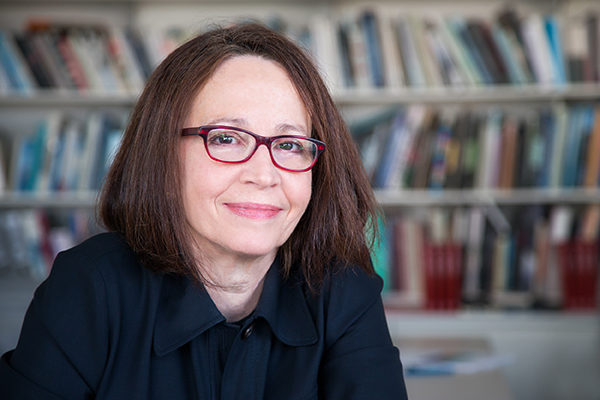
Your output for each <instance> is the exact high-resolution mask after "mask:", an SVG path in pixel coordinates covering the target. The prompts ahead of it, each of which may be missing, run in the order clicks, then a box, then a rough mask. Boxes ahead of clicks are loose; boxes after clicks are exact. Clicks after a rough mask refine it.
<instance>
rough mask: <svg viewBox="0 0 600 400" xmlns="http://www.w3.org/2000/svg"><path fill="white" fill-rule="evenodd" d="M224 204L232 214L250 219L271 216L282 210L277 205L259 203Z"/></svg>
mask: <svg viewBox="0 0 600 400" xmlns="http://www.w3.org/2000/svg"><path fill="white" fill-rule="evenodd" d="M225 206H226V207H227V208H228V209H229V210H230V211H231V212H233V213H234V214H236V215H239V216H240V217H245V218H251V219H269V218H273V217H275V216H276V215H277V214H279V213H280V212H281V211H282V209H281V208H279V207H276V206H273V205H270V204H260V203H225Z"/></svg>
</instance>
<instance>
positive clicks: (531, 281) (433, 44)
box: [0, 0, 600, 400]
mask: <svg viewBox="0 0 600 400" xmlns="http://www.w3.org/2000/svg"><path fill="white" fill-rule="evenodd" d="M599 16H600V3H599V2H597V1H593V0H553V1H550V0H548V1H545V0H522V1H519V0H513V1H497V0H491V1H486V2H481V1H476V0H457V1H453V2H447V1H443V0H420V1H417V0H395V1H394V0H377V1H358V0H330V1H317V0H306V1H304V2H302V4H300V3H299V2H296V1H293V0H279V1H277V0H262V1H254V0H253V1H250V0H220V1H216V0H195V1H194V0H172V1H159V0H0V353H4V352H5V351H8V350H10V349H12V348H13V347H14V346H15V345H16V343H17V339H18V334H19V330H20V326H21V323H22V320H23V316H24V314H25V310H26V308H27V305H28V304H29V302H30V300H31V298H32V296H33V293H34V290H35V287H36V286H37V285H39V283H40V282H42V281H43V279H45V277H46V276H47V275H48V273H49V271H50V269H51V265H52V260H53V259H54V257H55V255H56V254H57V252H59V251H61V250H63V249H65V248H68V247H71V246H73V245H75V244H77V243H79V242H80V241H82V240H84V239H85V238H87V237H89V236H91V235H93V234H94V233H96V232H99V231H101V228H100V227H98V226H97V224H96V223H95V218H94V205H95V201H96V196H97V191H98V189H99V188H100V187H101V185H102V181H103V178H104V174H105V173H106V170H107V168H108V166H109V165H110V162H111V160H112V156H113V154H114V152H115V149H116V148H117V147H118V145H119V142H120V138H121V135H122V132H123V129H124V127H125V125H126V123H127V118H128V115H129V113H130V111H131V109H132V107H133V105H134V104H135V102H136V99H137V96H138V95H139V93H140V91H141V89H142V87H143V85H144V82H145V81H146V79H147V78H148V76H149V74H150V73H151V72H152V70H153V69H154V68H155V67H156V66H157V65H158V63H160V61H161V60H162V59H164V57H165V56H166V55H167V54H169V52H170V51H172V50H173V49H174V48H175V47H176V46H177V45H179V44H180V43H182V42H184V41H185V40H186V39H188V38H190V37H191V36H193V35H194V34H196V33H199V32H202V31H204V30H206V29H208V28H210V27H213V26H215V25H228V24H233V23H239V22H244V21H259V22H261V23H264V24H266V25H269V26H270V27H272V28H274V29H277V30H279V31H281V32H283V33H285V34H286V35H288V36H289V37H290V38H292V39H293V40H294V41H296V42H297V43H298V44H299V45H300V46H302V47H304V48H305V49H306V51H307V52H308V53H309V54H310V55H311V57H313V59H314V61H315V63H316V65H317V66H318V67H319V69H320V70H321V72H322V75H323V77H324V79H325V81H326V83H327V84H328V86H329V88H330V90H331V93H332V96H333V98H334V100H335V101H336V103H337V104H338V106H339V108H340V110H341V112H342V114H343V116H344V118H345V119H346V121H347V123H348V125H349V127H350V130H351V132H352V134H353V137H354V139H355V141H356V144H357V146H358V149H359V151H360V153H361V156H362V158H363V163H364V166H365V169H366V171H367V173H368V175H369V177H370V179H371V182H372V185H373V188H374V190H375V194H376V197H377V200H378V202H379V204H380V206H381V213H380V220H379V232H376V233H377V234H378V235H379V236H378V238H379V239H378V242H377V246H376V248H375V249H374V250H373V261H374V264H375V266H376V269H377V272H378V273H379V274H380V275H381V276H382V277H383V279H384V282H385V287H384V292H383V297H384V301H385V305H386V311H387V315H388V323H389V327H390V331H391V333H392V336H393V338H394V341H395V343H396V344H397V345H398V347H399V348H400V350H401V357H402V360H403V362H404V367H405V375H406V377H407V384H408V390H409V394H410V398H411V399H413V400H418V399H461V400H468V399H481V398H486V399H517V400H525V399H527V400H529V399H550V400H552V399H557V400H558V399H580V400H587V399H589V400H598V399H600V379H599V377H600V315H599V313H598V310H599V298H598V285H599V278H598V271H599V260H598V243H599V235H598V229H599V227H600V189H599V182H600V108H599V103H598V101H599V100H600V25H599ZM374 233H375V232H367V233H366V234H368V235H372V234H374Z"/></svg>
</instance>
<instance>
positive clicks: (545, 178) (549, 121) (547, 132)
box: [536, 110, 556, 187]
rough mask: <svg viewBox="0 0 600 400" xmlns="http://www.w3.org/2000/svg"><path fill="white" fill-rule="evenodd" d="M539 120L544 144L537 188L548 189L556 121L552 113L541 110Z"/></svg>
mask: <svg viewBox="0 0 600 400" xmlns="http://www.w3.org/2000/svg"><path fill="white" fill-rule="evenodd" d="M539 119H540V134H541V135H542V137H543V140H544V143H545V150H544V162H543V163H544V165H543V167H542V168H541V171H540V174H539V176H538V182H537V185H536V186H538V187H550V182H551V177H550V173H551V170H552V154H553V153H554V146H555V140H554V139H555V135H556V132H555V131H556V120H555V116H554V113H553V112H552V111H550V110H543V111H541V112H540V115H539Z"/></svg>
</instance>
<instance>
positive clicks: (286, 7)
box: [0, 0, 600, 292]
mask: <svg viewBox="0 0 600 400" xmlns="http://www.w3.org/2000/svg"><path fill="white" fill-rule="evenodd" d="M0 10H1V11H2V12H1V13H0V14H1V16H0V28H2V30H3V31H4V32H5V34H6V35H7V36H6V37H7V38H9V39H10V37H11V35H14V33H15V32H17V33H18V34H19V35H22V32H29V33H28V35H29V36H25V40H24V41H25V42H28V41H31V42H32V43H35V40H38V39H36V38H35V36H36V34H37V35H39V36H42V37H50V38H54V39H55V40H58V39H56V38H57V37H58V38H60V39H61V40H62V39H64V37H66V38H68V39H69V40H71V42H69V43H71V45H72V46H75V44H73V43H77V42H76V41H77V40H83V39H82V38H81V36H85V35H87V36H92V39H90V40H92V42H89V43H87V45H89V46H98V40H100V39H101V40H105V41H106V42H107V43H113V44H115V43H116V44H117V47H119V46H120V47H119V48H120V50H119V51H118V52H117V53H118V54H117V55H114V54H111V53H110V52H109V51H108V50H106V48H105V53H106V54H102V57H104V58H99V59H98V60H100V61H104V62H106V63H108V61H107V60H109V59H111V58H110V57H111V56H112V57H113V58H115V59H118V64H119V65H120V68H121V69H124V70H125V72H123V71H120V70H119V71H120V73H119V71H115V68H114V65H113V69H110V68H108V67H106V68H108V69H104V70H100V71H95V72H94V73H103V74H108V73H109V72H111V73H112V74H113V75H114V76H113V78H112V79H113V81H111V82H110V83H106V82H104V81H103V83H102V84H100V83H99V82H98V81H95V82H96V86H94V85H93V84H92V83H93V82H92V81H93V79H92V78H91V77H90V75H89V74H90V71H89V70H85V68H84V72H86V73H87V75H86V77H87V78H88V82H87V86H86V85H85V84H82V83H80V82H79V83H78V82H77V80H76V79H75V80H73V79H74V78H72V77H71V78H72V79H71V80H70V81H69V82H66V81H65V80H64V79H63V80H60V79H58V78H57V79H58V80H54V81H52V79H50V78H49V79H50V81H51V82H46V84H45V86H47V87H43V85H42V81H41V80H40V79H41V78H40V73H39V72H38V73H37V75H36V73H35V68H32V67H31V65H30V64H28V61H27V56H26V55H24V54H21V60H20V64H19V63H17V65H18V66H20V67H21V68H23V66H25V69H28V72H27V73H26V74H25V75H26V76H25V78H23V79H26V80H28V81H29V83H28V84H25V85H21V86H19V85H18V84H15V83H14V82H12V81H11V79H10V76H9V77H8V78H7V76H6V75H7V74H6V66H5V67H4V69H5V76H4V80H3V82H4V83H3V85H0V116H1V117H2V118H1V119H2V123H1V124H0V130H1V131H2V133H3V137H4V138H7V140H5V143H4V146H5V148H4V151H3V154H4V156H5V160H4V164H3V165H4V169H5V171H3V172H4V174H5V185H4V190H3V192H2V194H0V211H6V212H22V213H26V212H28V211H29V210H35V211H37V210H46V211H48V212H54V211H59V212H64V211H65V210H68V209H71V208H76V209H79V210H87V211H88V212H89V213H90V214H91V212H92V210H93V206H94V202H95V199H96V191H95V190H96V189H97V183H96V184H95V186H94V185H91V184H88V185H86V184H78V185H75V186H73V187H72V188H70V189H67V190H64V188H62V189H60V190H58V189H52V188H51V187H46V188H44V187H42V188H41V189H39V188H38V189H36V190H33V191H32V190H30V189H27V190H23V189H20V188H18V187H17V186H15V185H16V184H15V181H16V180H17V178H15V176H16V175H15V172H14V170H15V169H16V166H15V165H17V163H16V162H15V161H14V157H16V155H15V154H18V152H17V150H16V147H15V145H14V143H13V142H18V141H19V140H21V139H20V138H21V136H22V135H23V132H26V133H27V134H29V135H31V134H32V133H34V132H35V131H36V130H37V129H39V121H42V125H44V124H46V125H51V124H52V123H54V124H56V122H52V123H51V121H52V120H53V119H61V122H60V123H62V124H66V123H67V122H69V121H71V120H74V121H75V123H78V124H83V127H82V126H80V128H79V129H81V130H83V131H86V130H89V129H90V128H89V126H87V125H85V121H86V120H87V119H88V118H90V116H94V118H100V119H102V118H103V113H105V112H106V113H110V114H119V115H120V118H121V119H122V120H124V119H125V118H126V115H127V113H128V111H129V110H130V109H131V107H132V106H133V104H134V103H135V101H136V99H137V95H138V93H139V90H140V88H141V84H143V78H144V77H145V74H147V72H148V70H150V69H151V68H152V67H153V66H154V65H156V63H157V62H158V61H159V60H160V59H161V57H164V56H165V55H166V53H168V51H169V49H171V48H172V47H173V46H174V45H175V44H176V42H179V41H182V40H184V39H185V38H186V37H187V36H189V35H190V34H191V32H193V31H196V30H198V27H199V26H204V24H206V23H211V22H214V21H217V22H219V21H222V22H223V21H231V20H239V19H251V18H254V19H259V20H261V21H264V22H266V23H268V24H271V25H272V26H275V27H278V28H279V29H281V30H283V31H284V32H286V33H287V34H288V35H289V36H290V37H292V38H294V39H295V40H298V41H299V42H300V43H301V44H302V45H304V46H306V47H307V48H308V50H309V51H310V52H311V53H312V54H313V55H314V56H315V59H316V61H317V63H318V64H319V66H320V68H321V69H322V70H323V73H324V76H325V78H326V80H327V82H328V83H329V84H330V86H331V89H332V93H333V96H334V98H335V100H336V102H337V103H338V104H339V106H340V108H341V110H342V113H343V115H344V116H345V118H346V119H347V120H348V122H349V124H350V126H351V128H352V127H356V126H362V127H361V128H360V129H359V131H361V132H359V133H358V134H357V136H356V137H357V142H358V143H359V146H361V148H364V147H366V144H365V143H364V141H363V139H364V138H365V137H370V136H373V129H374V127H375V125H377V124H378V123H379V122H381V120H383V119H384V118H381V117H378V115H379V116H381V115H387V117H385V118H388V120H389V118H390V117H393V116H394V115H397V110H402V109H405V110H409V109H410V108H411V107H422V108H423V109H422V110H421V112H431V113H435V114H439V116H440V118H442V117H443V118H446V117H447V116H446V114H447V110H452V112H451V113H450V114H452V115H451V117H450V118H451V119H452V118H455V117H456V115H458V114H460V113H461V112H467V113H471V114H472V115H474V116H477V117H481V118H482V119H483V120H484V122H483V123H484V124H485V121H486V120H487V121H489V120H490V119H491V118H492V117H490V115H489V113H491V112H492V111H490V110H493V111H496V112H498V113H499V114H501V117H499V118H504V117H507V116H508V117H511V116H513V115H514V116H515V118H517V119H519V118H524V119H527V118H531V115H534V116H539V115H541V113H542V112H544V110H550V111H551V112H554V111H552V110H556V109H561V110H563V111H562V112H565V113H567V114H568V113H569V112H570V110H571V108H572V107H576V106H577V105H578V104H594V103H595V102H596V101H597V100H599V99H600V80H599V79H598V75H600V68H599V67H598V64H599V63H600V61H597V60H596V58H598V57H597V54H595V53H594V54H592V53H591V52H592V50H591V49H592V48H593V47H594V46H593V44H594V43H597V41H598V40H600V34H596V36H595V37H592V36H591V35H590V33H589V32H590V31H589V30H590V29H592V27H594V29H596V30H597V26H598V15H600V7H598V5H597V4H596V3H595V2H593V1H588V0H574V1H541V0H540V1H536V0H530V1H519V2H515V3H514V4H511V5H507V4H506V3H505V2H503V1H490V2H484V3H482V2H479V1H474V0H462V1H460V2H459V3H457V4H454V3H453V4H448V3H447V2H444V1H439V0H429V1H427V4H425V5H424V4H423V3H422V2H419V1H414V0H403V1H400V2H394V1H386V0H381V1H379V2H376V3H375V4H373V3H369V2H363V1H354V0H352V1H351V0H341V1H329V2H318V1H311V2H308V3H306V5H303V6H298V5H297V4H296V3H295V2H293V1H269V0H262V1H258V2H254V3H251V4H248V3H246V2H244V1H240V0H228V1H225V2H216V1H205V2H202V3H197V2H194V1H186V0H177V1H175V2H170V3H169V4H165V3H164V2H160V1H154V0H134V1H131V0H113V1H110V2H105V1H99V0H62V1H59V0H57V1H41V0H28V1H24V2H19V1H11V0H5V1H3V2H2V3H0ZM292 16H293V17H292ZM591 16H594V17H595V18H596V19H594V20H593V21H592V18H591ZM32 21H33V23H32ZM515 24H520V25H519V26H518V28H520V30H518V29H517V30H515V29H516V28H515ZM540 24H543V25H540ZM594 24H595V25H594ZM27 27H29V28H27ZM460 27H463V28H462V29H463V30H460V29H459V28H460ZM78 29H82V30H83V31H84V33H81V32H79V31H78ZM130 29H131V30H132V31H134V30H135V29H139V30H143V32H144V35H143V36H145V37H144V38H143V39H140V38H139V36H138V37H136V38H135V40H134V39H132V38H131V37H129V36H127V32H129V30H130ZM582 29H583V30H582ZM585 29H588V31H585ZM461 32H462V33H461ZM486 32H487V33H486ZM515 32H516V33H515ZM138 33H139V31H138ZM519 34H520V35H521V36H522V37H519ZM540 34H546V35H547V41H544V42H543V43H542V42H540ZM44 35H46V36H44ZM53 35H54V36H53ZM61 35H62V36H61ZM65 35H66V36H65ZM369 35H370V36H369ZM461 35H462V36H461ZM481 35H484V36H481ZM485 35H488V36H485ZM553 35H554V36H553ZM98 38H100V39H98ZM557 38H558V39H557ZM577 39H585V40H583V41H584V42H585V43H587V44H582V43H580V42H578V41H577ZM5 40H7V39H5ZM40 40H41V39H40ZM94 40H96V41H94ZM136 40H137V41H136ZM461 40H462V41H461ZM485 40H487V41H488V42H485V43H488V44H489V41H490V40H491V41H492V42H491V43H492V44H493V46H491V47H490V46H488V47H490V48H492V47H493V48H494V49H495V50H494V51H496V52H497V53H498V54H491V55H490V54H487V55H486V54H485V51H484V50H482V47H481V45H479V46H476V45H478V43H479V44H481V43H480V42H478V41H485ZM394 44H396V46H394ZM533 44H543V46H542V45H540V46H533ZM557 44H558V45H557ZM84 45H85V43H84ZM469 45H473V46H472V47H473V48H475V49H476V50H477V51H478V52H479V53H478V54H475V53H469V51H470V50H469ZM136 46H141V47H142V49H143V51H145V55H146V60H145V63H146V65H144V62H143V60H142V58H143V57H142V58H140V57H141V56H139V54H141V53H139V52H138V53H135V51H136V50H135V47H136ZM503 46H504V47H503ZM557 46H558V47H557ZM84 47H85V46H84ZM484 47H485V46H484ZM534 47H540V48H542V47H543V48H544V52H540V50H535V51H534V50H533V48H534ZM77 48H79V47H77ZM93 48H96V49H100V47H93ZM124 48H129V50H128V51H126V50H123V49H124ZM411 49H412V50H411ZM506 49H509V50H513V51H512V52H511V51H508V52H506ZM415 50H416V51H417V53H419V54H417V53H414V54H413V53H411V51H415ZM488 50H489V49H488ZM13 51H16V52H17V53H18V52H19V51H21V52H22V51H23V48H22V45H20V44H19V43H18V42H17V43H13ZM78 51H80V52H81V51H84V52H85V51H86V50H85V49H83V50H81V48H79V50H78ZM87 51H89V49H88V50H87ZM474 51H475V50H473V52H474ZM586 52H587V53H586ZM100 53H102V51H100ZM134 53H135V54H134ZM555 53H556V54H555ZM61 54H62V53H61ZM86 54H87V53H86ZM132 55H133V56H134V57H132ZM519 56H520V57H521V58H519ZM558 56H562V59H560V58H556V57H558ZM585 56H587V57H588V59H587V63H588V64H585V63H584V64H585V65H587V67H585V66H584V67H582V68H583V71H584V72H585V71H588V72H586V74H587V75H585V74H584V75H581V76H579V75H577V76H576V75H575V73H574V71H575V70H576V68H579V67H581V65H580V64H581V63H582V62H583V61H582V57H585ZM135 57H137V58H135ZM377 57H378V59H377ZM411 57H412V58H414V59H411ZM485 57H488V58H489V57H492V59H486V58H485ZM544 57H546V58H544ZM594 57H595V58H594ZM134 58H135V59H134ZM111 60H112V59H111ZM374 60H375V61H374ZM498 60H500V61H498ZM557 60H559V61H557ZM560 60H562V62H560ZM109 61H110V60H109ZM113 61H114V60H113ZM494 61H496V62H497V63H496V64H497V65H495V64H493V62H494ZM543 61H546V62H543ZM436 63H437V64H436ZM100 64H101V63H100ZM500 66H501V67H500ZM567 67H570V68H567ZM415 68H416V69H415ZM419 68H420V70H419ZM585 68H587V69H585ZM590 68H591V69H592V70H593V72H592V73H591V75H590V72H589V70H590ZM130 69H131V70H136V71H130ZM42 75H43V74H42ZM50 75H52V74H50ZM63 75H64V74H63ZM134 75H135V76H134ZM0 82H2V81H1V80H0ZM52 82H53V83H52ZM11 85H12V86H11ZM528 109H530V110H533V111H531V112H528V111H527V110H528ZM564 110H566V111H564ZM407 112H408V111H407ZM56 115H58V117H57V116H56ZM98 115H100V117H99V116H98ZM374 115H375V117H374ZM64 121H67V122H64ZM82 121H83V122H82ZM369 121H371V122H369ZM121 122H122V123H124V122H123V121H121ZM36 124H38V125H36ZM369 124H370V127H369ZM120 126H123V125H122V124H121V125H120ZM364 126H367V128H365V127H364ZM46 129H50V128H48V127H46ZM498 140H500V139H498ZM565 140H566V139H565ZM7 142H8V144H6V143H7ZM379 142H380V143H383V142H384V139H382V140H379ZM497 143H500V142H497ZM6 146H8V148H6ZM482 146H483V145H482ZM487 146H488V147H490V146H491V145H489V144H488V145H487ZM490 148H491V147H490ZM546 150H547V149H546ZM479 151H480V152H481V153H482V154H483V157H486V156H489V154H492V153H493V149H492V150H489V149H488V150H487V151H488V152H489V151H491V153H489V154H488V153H485V151H486V149H484V148H483V147H481V148H480V149H479ZM46 156H47V155H46ZM6 158H9V160H7V159H6ZM10 158H13V159H10ZM365 162H366V164H368V162H367V161H365ZM396 162H397V161H396ZM488 164H489V163H488ZM492 167H493V165H492V166H490V165H482V164H481V162H480V163H479V164H478V165H477V166H476V168H479V169H484V168H485V169H488V170H489V169H490V168H492ZM373 168H379V167H377V166H376V167H373ZM488 172H489V171H488ZM490 173H491V172H490ZM96 175H97V174H96ZM40 179H41V178H40ZM477 179H478V180H481V179H483V178H481V177H479V178H477ZM496 179H499V178H496ZM33 185H34V186H35V185H39V183H34V184H33ZM374 186H375V191H376V198H377V200H378V202H379V204H380V205H381V207H382V210H383V212H384V213H385V214H387V215H386V216H387V217H388V219H389V220H390V221H393V220H395V219H396V218H401V217H402V216H403V215H409V214H414V213H417V214H418V213H422V211H419V209H424V210H432V209H433V210H438V209H444V210H452V209H457V208H462V209H466V208H477V209H480V210H482V213H483V214H484V219H486V218H487V219H490V218H491V219H492V220H493V219H494V218H495V220H496V222H495V224H496V226H501V227H504V228H505V229H510V224H511V223H512V221H510V218H508V217H507V216H506V215H505V214H506V212H507V211H506V210H507V209H511V210H512V209H516V208H520V207H523V208H525V207H532V206H537V207H544V208H547V209H550V208H552V207H553V206H554V205H560V206H572V207H574V208H577V209H578V210H580V209H583V208H585V207H589V206H594V205H597V204H598V203H600V200H598V199H599V198H600V196H599V194H600V190H599V189H598V184H597V183H596V184H593V185H585V187H584V185H579V184H573V185H564V184H563V183H562V182H558V183H556V182H555V184H553V185H549V186H547V185H537V184H533V185H530V184H528V185H519V184H517V183H514V184H512V185H508V186H502V187H500V186H499V185H498V184H497V182H495V181H492V182H491V183H490V182H487V183H485V182H484V183H481V182H479V181H477V182H473V183H471V184H469V185H466V186H465V185H458V186H451V187H447V185H444V184H441V185H439V187H435V188H431V187H428V184H425V185H424V186H423V185H421V186H411V185H403V184H398V183H397V182H396V183H394V184H392V185H388V184H380V183H377V182H374ZM36 187H37V186H36ZM415 210H417V211H415ZM426 212H427V211H426ZM436 212H437V211H436ZM448 212H451V211H448ZM493 223H494V222H493ZM498 224H499V225H498ZM507 226H508V227H509V228H506V227H507ZM426 229H429V228H426ZM465 259H466V257H465V258H464V259H463V261H464V260H465ZM387 263H388V264H390V265H392V264H393V261H392V262H390V261H389V259H388V262H387ZM388 267H389V266H388ZM393 268H395V267H393ZM388 269H389V268H388ZM388 273H390V272H389V271H388ZM396 289H397V288H394V287H393V286H392V287H391V289H390V290H391V291H392V292H394V291H395V290H396Z"/></svg>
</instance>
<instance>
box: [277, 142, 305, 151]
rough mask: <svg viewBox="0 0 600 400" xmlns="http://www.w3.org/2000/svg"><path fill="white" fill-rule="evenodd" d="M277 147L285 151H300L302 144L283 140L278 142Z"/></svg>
mask: <svg viewBox="0 0 600 400" xmlns="http://www.w3.org/2000/svg"><path fill="white" fill-rule="evenodd" d="M277 147H278V148H279V149H280V150H285V151H302V145H301V144H300V143H298V142H283V143H279V145H278V146H277Z"/></svg>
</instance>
